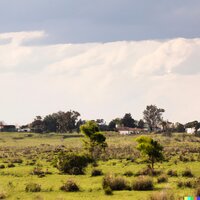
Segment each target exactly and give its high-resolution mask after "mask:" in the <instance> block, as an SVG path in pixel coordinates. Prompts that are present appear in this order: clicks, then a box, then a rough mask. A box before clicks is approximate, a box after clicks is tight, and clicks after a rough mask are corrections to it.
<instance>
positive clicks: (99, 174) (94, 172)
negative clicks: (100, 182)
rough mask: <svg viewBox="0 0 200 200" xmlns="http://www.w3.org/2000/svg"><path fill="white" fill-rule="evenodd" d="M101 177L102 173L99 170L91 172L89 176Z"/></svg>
mask: <svg viewBox="0 0 200 200" xmlns="http://www.w3.org/2000/svg"><path fill="white" fill-rule="evenodd" d="M101 175H103V172H102V170H101V169H93V170H92V172H91V176H101Z"/></svg>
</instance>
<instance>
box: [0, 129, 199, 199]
mask: <svg viewBox="0 0 200 200" xmlns="http://www.w3.org/2000/svg"><path fill="white" fill-rule="evenodd" d="M147 135H148V136H150V137H151V138H152V139H153V140H155V141H157V142H158V143H159V144H161V145H162V146H163V148H164V149H163V152H164V158H163V159H162V161H160V162H156V163H155V165H154V173H153V174H152V169H151V168H149V166H150V164H151V162H149V161H148V156H147V157H145V156H144V155H142V154H141V153H140V151H139V150H138V149H137V145H138V144H137V140H136V138H138V135H132V136H121V135H119V134H118V133H115V132H113V133H106V134H105V135H104V136H105V137H106V142H107V147H106V148H105V149H104V151H102V152H101V154H99V156H97V157H95V160H96V162H89V161H88V164H87V165H84V167H83V168H82V169H81V170H82V171H81V173H78V175H76V173H68V171H65V170H66V169H68V168H63V169H61V168H59V167H58V166H59V164H61V163H58V157H59V155H60V154H64V155H68V156H69V155H71V156H72V155H75V158H76V159H75V160H76V161H77V162H78V159H80V155H81V153H83V152H84V151H85V146H84V142H83V139H84V136H83V135H81V134H77V133H70V134H58V133H51V134H49V133H48V134H36V133H0V199H38V200H39V199H41V200H42V199H50V200H51V199H59V200H61V199H63V200H64V199H66V200H68V199H70V200H71V199H73V200H76V199H77V200H78V199H82V200H89V199H95V198H96V199H100V200H104V199H123V200H129V199H130V200H132V199H135V200H137V199H138V200H139V199H152V200H153V199H155V200H157V199H158V200H159V199H160V200H161V199H163V200H164V199H182V198H183V197H184V196H189V195H194V194H197V193H199V187H200V170H199V169H200V138H198V137H196V136H194V135H187V134H185V133H173V134H172V135H171V136H166V135H165V134H147ZM70 159H71V157H68V158H67V160H68V161H69V160H70ZM81 159H83V158H82V157H81ZM81 159H80V160H81ZM84 159H86V160H87V158H84ZM80 162H82V160H81V161H80ZM84 162H85V161H84ZM67 164H68V165H67V166H69V165H71V163H70V162H67ZM73 164H74V162H73ZM77 165H79V163H77ZM60 166H61V165H60ZM69 169H70V168H69ZM74 170H75V171H76V170H79V169H74ZM73 172H74V171H73ZM165 197H166V198H165Z"/></svg>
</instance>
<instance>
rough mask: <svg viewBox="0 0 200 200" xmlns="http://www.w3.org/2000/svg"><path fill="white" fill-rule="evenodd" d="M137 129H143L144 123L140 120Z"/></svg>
mask: <svg viewBox="0 0 200 200" xmlns="http://www.w3.org/2000/svg"><path fill="white" fill-rule="evenodd" d="M137 127H138V128H144V121H143V120H142V119H140V120H139V122H138V125H137Z"/></svg>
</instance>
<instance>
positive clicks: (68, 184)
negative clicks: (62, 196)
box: [60, 180, 80, 192]
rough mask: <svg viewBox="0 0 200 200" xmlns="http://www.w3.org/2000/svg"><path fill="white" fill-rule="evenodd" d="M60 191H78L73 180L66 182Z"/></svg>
mask: <svg viewBox="0 0 200 200" xmlns="http://www.w3.org/2000/svg"><path fill="white" fill-rule="evenodd" d="M60 189H61V190H62V191H65V192H77V191H80V189H79V186H78V185H77V184H76V183H75V182H74V181H73V180H67V182H66V183H64V185H62V186H61V187H60Z"/></svg>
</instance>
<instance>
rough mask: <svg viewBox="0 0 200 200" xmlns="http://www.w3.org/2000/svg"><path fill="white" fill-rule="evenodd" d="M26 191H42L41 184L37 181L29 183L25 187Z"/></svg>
mask: <svg viewBox="0 0 200 200" xmlns="http://www.w3.org/2000/svg"><path fill="white" fill-rule="evenodd" d="M25 191H26V192H40V191H41V186H40V185H39V184H37V183H28V184H27V185H26V188H25Z"/></svg>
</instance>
